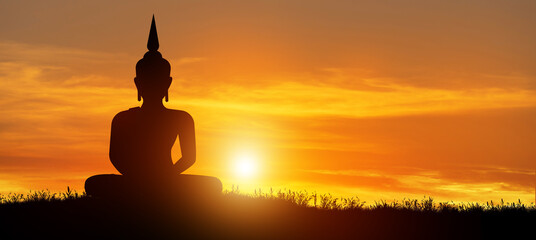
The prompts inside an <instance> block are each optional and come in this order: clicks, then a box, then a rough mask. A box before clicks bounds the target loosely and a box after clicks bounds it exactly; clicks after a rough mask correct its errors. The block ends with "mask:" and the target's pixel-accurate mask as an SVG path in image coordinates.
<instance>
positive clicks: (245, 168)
mask: <svg viewBox="0 0 536 240" xmlns="http://www.w3.org/2000/svg"><path fill="white" fill-rule="evenodd" d="M257 162H258V158H257V157H256V156H255V155H254V154H251V153H240V154H239V155H237V156H236V159H235V164H234V172H235V174H236V175H237V176H239V177H247V178H250V177H254V176H256V175H257Z"/></svg>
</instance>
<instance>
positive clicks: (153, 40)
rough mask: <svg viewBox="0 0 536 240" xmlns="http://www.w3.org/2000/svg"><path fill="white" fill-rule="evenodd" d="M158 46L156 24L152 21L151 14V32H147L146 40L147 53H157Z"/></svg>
mask: <svg viewBox="0 0 536 240" xmlns="http://www.w3.org/2000/svg"><path fill="white" fill-rule="evenodd" d="M159 46H160V45H159V44H158V34H157V33H156V23H155V21H154V14H153V21H152V22H151V30H150V32H149V39H148V40H147V49H149V51H158V47H159Z"/></svg>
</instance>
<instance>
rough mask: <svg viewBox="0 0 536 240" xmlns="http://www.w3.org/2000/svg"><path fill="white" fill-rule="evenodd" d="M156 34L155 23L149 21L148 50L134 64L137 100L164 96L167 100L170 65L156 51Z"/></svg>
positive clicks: (160, 98) (157, 98)
mask: <svg viewBox="0 0 536 240" xmlns="http://www.w3.org/2000/svg"><path fill="white" fill-rule="evenodd" d="M158 47H159V43H158V35H157V33H156V24H155V21H154V15H153V21H152V23H151V30H150V32H149V40H148V41H147V49H148V50H149V51H148V52H146V53H145V55H144V56H143V58H142V59H140V60H139V61H138V63H137V64H136V77H135V78H134V83H135V84H136V88H137V89H138V101H141V99H142V98H143V99H144V101H158V100H160V101H162V98H164V97H165V99H166V102H167V101H168V99H169V97H168V89H169V86H170V85H171V80H172V78H171V76H170V71H171V65H170V64H169V62H168V61H167V60H166V59H164V58H162V54H160V52H158Z"/></svg>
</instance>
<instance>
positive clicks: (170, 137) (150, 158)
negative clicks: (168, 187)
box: [110, 107, 191, 177]
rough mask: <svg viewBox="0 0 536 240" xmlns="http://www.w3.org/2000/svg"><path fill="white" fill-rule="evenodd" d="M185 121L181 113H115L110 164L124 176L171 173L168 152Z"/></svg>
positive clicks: (170, 111) (143, 111)
mask: <svg viewBox="0 0 536 240" xmlns="http://www.w3.org/2000/svg"><path fill="white" fill-rule="evenodd" d="M185 118H191V117H190V115H189V114H188V113H186V112H184V111H179V110H171V109H165V108H164V109H161V110H146V109H143V108H140V107H136V108H131V109H129V110H127V111H123V112H120V113H118V114H117V115H116V116H115V117H114V120H113V121H112V133H111V139H110V160H111V161H112V163H113V164H114V166H115V167H116V168H117V170H119V172H121V173H122V174H123V175H125V176H142V175H147V176H152V177H154V176H161V175H166V174H167V173H171V172H172V169H173V160H172V157H171V149H172V147H173V144H174V143H175V140H176V139H177V136H180V135H181V130H182V129H181V127H182V126H184V122H185V120H187V119H185Z"/></svg>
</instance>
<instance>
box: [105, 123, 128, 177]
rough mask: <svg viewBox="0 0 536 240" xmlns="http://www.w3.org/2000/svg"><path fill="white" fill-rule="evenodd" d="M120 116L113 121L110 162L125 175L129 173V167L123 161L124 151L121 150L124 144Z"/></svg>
mask: <svg viewBox="0 0 536 240" xmlns="http://www.w3.org/2000/svg"><path fill="white" fill-rule="evenodd" d="M120 118H121V117H120V114H117V115H116V116H115V117H114V119H113V120H112V131H111V134H110V153H109V156H110V161H111V162H112V164H113V165H114V167H115V169H117V171H119V172H120V173H121V174H123V175H124V174H125V173H126V172H127V166H125V163H126V162H125V161H124V159H122V157H124V156H121V155H122V154H121V153H122V152H123V151H124V149H121V148H122V146H123V144H122V141H123V140H124V139H122V137H121V136H122V134H121V133H120V131H121V126H120V125H121V124H120V122H121V120H120Z"/></svg>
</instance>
